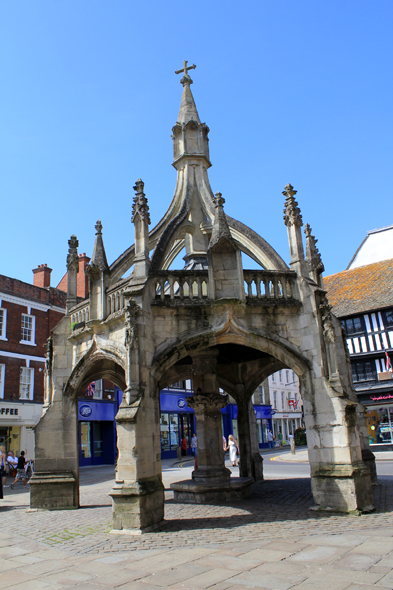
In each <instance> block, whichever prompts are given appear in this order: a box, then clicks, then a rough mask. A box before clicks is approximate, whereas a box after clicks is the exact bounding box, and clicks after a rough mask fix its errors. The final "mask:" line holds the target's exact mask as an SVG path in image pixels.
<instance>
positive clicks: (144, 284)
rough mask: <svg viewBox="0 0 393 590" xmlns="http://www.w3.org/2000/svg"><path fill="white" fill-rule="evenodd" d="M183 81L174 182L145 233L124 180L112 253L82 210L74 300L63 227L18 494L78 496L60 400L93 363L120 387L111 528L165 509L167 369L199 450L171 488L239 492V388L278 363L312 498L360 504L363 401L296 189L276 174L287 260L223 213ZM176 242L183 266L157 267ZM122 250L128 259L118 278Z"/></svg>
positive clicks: (370, 466)
mask: <svg viewBox="0 0 393 590" xmlns="http://www.w3.org/2000/svg"><path fill="white" fill-rule="evenodd" d="M182 84H183V87H184V89H183V96H182V102H181V106H180V112H179V117H178V121H177V123H176V125H175V127H174V130H173V142H174V162H173V165H174V167H175V169H176V170H177V185H176V190H175V195H174V197H173V199H172V202H171V204H170V207H169V209H168V211H167V213H166V214H165V215H164V217H163V219H162V220H161V221H160V222H159V223H158V224H157V226H156V227H155V228H154V229H153V230H151V231H150V232H149V224H150V215H149V207H148V204H147V199H146V196H145V194H144V192H143V191H144V183H143V182H142V181H141V180H138V181H137V182H136V186H135V192H136V195H135V198H134V203H133V209H132V222H133V223H134V235H135V243H134V245H133V246H130V248H129V249H128V250H126V252H125V253H124V254H122V255H121V256H120V257H119V258H118V259H117V260H116V261H115V262H114V263H113V264H112V265H111V266H109V265H108V263H107V260H106V255H105V249H104V244H103V238H102V225H101V222H97V225H96V232H97V233H96V241H95V245H94V250H93V254H92V259H91V262H90V264H89V266H88V268H87V270H86V272H87V274H88V277H89V285H90V295H89V298H88V299H86V300H84V301H83V302H81V303H79V304H78V303H77V299H76V283H77V281H76V279H77V270H78V264H77V256H78V254H77V247H78V240H77V238H76V237H75V236H72V237H71V239H70V241H69V252H68V257H67V278H68V290H67V315H66V317H65V318H64V319H63V320H62V321H61V322H60V323H59V324H58V326H57V327H56V328H55V330H54V331H53V336H52V339H51V341H50V342H49V343H48V358H47V372H46V400H45V408H44V414H43V416H42V418H41V421H40V423H39V424H38V426H37V428H36V467H37V469H36V472H35V474H34V477H33V479H32V482H31V483H32V486H31V505H32V506H34V507H48V508H51V507H52V508H54V507H70V506H75V507H77V506H78V470H77V457H76V449H77V445H76V436H77V433H76V421H75V420H74V414H73V413H75V402H74V401H73V400H74V397H75V392H76V390H77V388H78V386H79V385H80V384H81V383H83V382H84V381H83V380H86V379H88V378H90V376H91V375H92V374H93V372H95V374H100V375H104V374H110V375H111V377H110V378H111V379H112V380H116V379H117V380H118V383H121V384H122V387H123V389H124V396H123V401H122V404H121V407H120V409H119V412H118V415H117V417H116V420H117V431H118V448H119V452H120V457H119V462H118V471H117V477H116V482H115V485H114V488H113V490H112V494H111V495H112V499H113V515H114V516H113V528H114V529H115V530H123V531H130V532H132V531H134V532H135V531H137V532H140V531H141V530H142V531H143V530H151V529H152V528H154V527H157V526H159V524H160V522H161V520H162V519H163V517H164V490H163V485H162V480H161V459H160V456H161V455H160V451H161V447H160V430H159V417H160V407H159V395H158V393H159V389H160V387H162V386H163V385H164V384H168V383H170V382H173V381H176V380H177V379H178V377H179V376H182V375H188V376H191V377H192V379H193V384H194V393H193V395H192V396H191V398H189V404H190V405H191V406H192V407H194V409H195V413H196V418H197V424H198V439H199V443H200V451H199V467H198V469H197V470H196V471H195V472H194V474H193V479H192V480H190V481H188V482H187V481H186V482H179V483H178V484H175V485H174V486H173V487H174V490H175V495H176V497H178V498H179V499H185V500H187V501H192V502H205V501H209V500H212V499H213V500H214V499H216V498H217V496H219V497H220V498H221V499H222V498H233V497H243V496H245V495H247V493H248V492H249V490H250V486H251V485H252V482H253V481H254V479H257V478H260V477H261V475H262V474H261V470H262V466H261V463H260V457H259V453H258V450H257V449H256V448H255V440H254V437H253V428H252V419H251V418H252V417H251V416H250V396H251V393H252V391H253V390H254V388H255V387H256V385H257V384H258V382H259V381H262V380H263V379H264V378H265V377H266V376H267V375H269V374H270V373H272V372H273V371H275V370H277V369H278V368H281V367H284V366H285V367H290V368H292V369H293V370H294V371H295V372H296V373H297V375H299V376H300V380H301V387H302V394H303V399H304V409H305V419H306V425H307V435H308V447H309V456H310V464H311V478H312V490H313V495H314V499H315V503H316V507H317V508H319V509H321V510H324V509H331V510H337V511H344V512H348V511H352V510H360V511H366V510H371V509H372V508H373V507H372V487H371V475H370V473H371V472H372V473H373V476H374V477H375V469H374V460H373V455H372V453H371V452H370V450H369V447H368V438H367V431H366V428H365V423H364V416H363V409H362V407H361V405H360V404H359V403H358V402H357V399H356V396H355V393H354V391H353V388H352V382H351V377H350V372H349V362H348V355H347V351H346V347H345V344H344V340H343V337H342V331H341V326H340V324H339V322H338V321H337V319H336V318H335V317H334V316H333V315H332V313H331V311H330V306H329V303H328V301H327V299H326V292H325V290H324V289H323V281H322V272H323V270H324V269H323V264H322V261H321V257H320V254H319V252H318V249H317V248H316V240H315V238H314V236H313V235H312V234H311V228H310V227H309V226H308V225H306V231H305V233H306V252H304V247H303V239H302V235H301V226H302V217H301V214H300V209H299V207H298V203H297V202H296V200H295V198H294V197H295V194H296V191H294V190H293V187H292V186H291V185H287V186H286V187H285V190H284V193H283V194H284V197H285V207H284V222H285V225H286V226H287V233H288V240H289V250H290V265H289V267H288V266H287V265H286V263H285V262H284V261H283V259H282V258H281V257H280V256H279V255H278V254H277V253H276V252H275V251H274V250H273V248H272V247H271V246H270V245H269V244H267V243H266V242H265V241H264V240H263V238H261V237H259V236H257V234H255V232H252V230H250V229H249V228H247V227H246V226H244V225H243V224H241V223H240V222H237V221H235V220H233V219H232V218H230V217H228V216H226V214H225V213H224V209H223V206H224V199H223V198H222V195H221V194H220V193H216V195H215V197H213V194H212V191H211V188H210V185H209V180H208V175H207V170H208V168H209V167H210V165H211V164H210V160H209V151H208V142H207V135H208V131H209V130H208V128H207V126H206V125H205V124H201V123H200V119H199V115H198V112H197V110H196V106H195V103H194V100H193V97H192V94H191V90H190V84H191V79H190V78H189V76H188V74H187V71H186V72H185V75H184V77H183V79H182ZM190 122H192V124H190ZM183 244H184V246H185V248H186V257H185V260H186V269H187V270H178V271H176V270H174V271H169V270H168V266H169V264H170V261H171V260H172V259H173V258H174V256H175V255H176V253H177V252H178V251H179V248H180V247H183ZM152 250H154V251H153V252H152V253H151V251H152ZM242 251H243V252H246V253H247V254H249V255H250V256H251V257H252V258H253V259H254V260H256V261H257V262H259V264H260V269H259V270H246V269H244V268H243V266H242V258H241V252H242ZM132 265H133V270H132V273H131V274H130V275H129V276H128V277H126V278H123V279H122V278H121V277H122V276H124V273H125V272H126V271H127V269H129V268H130V267H131V266H132ZM71 325H73V327H74V329H73V330H71ZM220 387H222V388H223V389H224V390H227V391H228V392H230V393H231V395H233V396H234V397H235V399H236V401H237V404H238V416H239V438H240V445H241V457H242V461H241V473H240V477H239V478H232V477H230V473H229V472H228V470H227V469H225V466H224V463H223V456H222V446H221V434H220V431H221V422H220V408H221V407H222V405H223V404H225V403H226V401H225V396H223V395H221V394H220ZM251 414H252V412H251ZM212 433H213V434H212ZM258 457H259V463H258ZM54 490H56V491H54ZM59 490H61V491H60V492H59Z"/></svg>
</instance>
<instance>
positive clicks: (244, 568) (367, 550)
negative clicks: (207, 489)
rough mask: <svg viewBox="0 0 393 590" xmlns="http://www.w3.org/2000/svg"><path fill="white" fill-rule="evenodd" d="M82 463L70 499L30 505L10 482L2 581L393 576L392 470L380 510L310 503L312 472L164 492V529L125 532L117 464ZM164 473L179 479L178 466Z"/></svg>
mask: <svg viewBox="0 0 393 590" xmlns="http://www.w3.org/2000/svg"><path fill="white" fill-rule="evenodd" d="M81 474H82V486H81V502H82V504H83V507H82V508H81V509H79V510H75V511H51V512H45V511H37V512H28V511H27V508H28V502H29V495H28V493H26V492H25V491H22V490H14V492H13V493H12V494H11V493H9V489H8V488H7V489H6V490H5V491H6V498H5V501H2V502H3V504H1V503H0V517H1V520H2V528H3V530H4V532H0V572H1V575H0V588H1V590H3V588H4V589H5V590H8V589H11V588H12V590H14V589H15V588H20V589H21V590H22V589H23V590H48V589H51V588H52V589H53V590H58V589H61V590H63V589H66V588H72V589H78V590H107V589H108V588H118V589H119V588H120V589H122V590H129V589H131V590H149V589H152V590H162V589H163V588H168V589H170V590H188V589H189V590H198V589H199V588H201V589H203V588H208V589H209V590H240V589H241V590H245V589H246V590H247V588H252V587H254V588H261V589H262V590H263V589H265V590H281V589H283V590H287V589H289V588H290V589H291V590H292V588H299V590H314V589H315V590H324V588H325V587H326V588H327V590H347V589H349V590H358V588H362V590H367V588H368V587H373V588H374V589H377V588H389V590H391V589H392V588H393V580H392V575H393V482H391V481H390V480H388V479H386V480H384V479H383V478H382V479H381V483H382V485H381V486H380V487H378V488H375V490H374V501H375V505H376V506H377V510H376V511H375V512H374V513H371V514H367V515H363V516H361V517H352V516H347V515H339V514H332V515H330V514H323V513H321V514H319V513H312V512H310V511H309V507H310V506H311V504H312V503H313V500H312V495H311V487H310V480H309V478H308V479H307V478H297V479H291V480H290V481H284V480H280V479H276V480H274V481H273V480H269V481H265V482H263V483H261V484H257V485H255V486H254V491H253V495H252V497H251V498H249V499H247V500H244V501H242V502H232V503H230V504H223V505H218V504H216V505H213V504H212V505H189V504H179V503H175V502H174V501H173V498H172V497H171V494H170V493H167V500H166V504H165V521H164V523H163V525H162V527H161V528H160V530H158V531H157V532H154V533H148V534H145V535H141V536H138V537H132V536H131V537H129V536H126V535H112V534H110V529H111V499H110V497H109V496H108V492H109V491H110V489H111V487H112V484H113V468H110V469H109V468H102V469H100V468H94V469H91V470H89V473H88V475H86V471H84V470H83V469H82V470H81ZM179 474H180V475H181V476H180V477H179ZM164 478H165V474H164ZM170 478H172V479H173V480H174V479H185V477H184V475H183V473H182V470H181V469H179V468H176V469H173V470H172V471H171V474H170ZM170 478H169V479H170ZM83 481H84V482H85V483H83ZM168 481H169V480H168ZM7 503H8V505H7ZM10 576H11V577H10ZM351 587H352V588H351Z"/></svg>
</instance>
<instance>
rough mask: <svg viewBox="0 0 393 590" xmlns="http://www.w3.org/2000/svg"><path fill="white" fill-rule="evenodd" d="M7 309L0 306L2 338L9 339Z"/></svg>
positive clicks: (0, 335) (0, 336)
mask: <svg viewBox="0 0 393 590" xmlns="http://www.w3.org/2000/svg"><path fill="white" fill-rule="evenodd" d="M6 332H7V310H6V309H3V308H0V340H7V338H6Z"/></svg>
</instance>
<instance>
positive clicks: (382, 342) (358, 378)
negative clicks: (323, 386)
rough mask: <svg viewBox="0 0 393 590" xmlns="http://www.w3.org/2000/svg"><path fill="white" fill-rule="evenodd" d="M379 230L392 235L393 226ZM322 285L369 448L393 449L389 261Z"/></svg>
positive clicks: (392, 267) (392, 270)
mask: <svg viewBox="0 0 393 590" xmlns="http://www.w3.org/2000/svg"><path fill="white" fill-rule="evenodd" d="M383 230H385V231H386V234H388V233H390V232H392V233H393V228H383ZM383 230H382V231H383ZM382 231H381V232H379V233H382ZM370 233H371V232H370ZM371 237H372V236H371ZM378 238H379V239H381V236H378ZM365 243H366V244H367V241H366V242H365ZM359 252H360V253H361V248H360V250H359V251H358V253H357V254H358V255H359ZM385 252H386V250H385ZM324 286H325V288H326V289H327V291H328V297H329V301H330V303H331V304H332V305H333V312H334V314H335V315H336V316H337V317H338V318H339V319H340V320H341V322H342V327H343V330H344V332H345V336H346V342H347V347H348V352H349V355H350V359H351V368H352V380H353V385H354V389H355V391H356V392H357V395H358V399H359V401H361V402H362V404H363V405H364V406H365V408H366V418H367V427H368V435H369V441H370V444H371V445H379V448H381V447H380V445H391V446H392V448H393V373H392V363H393V259H388V260H379V261H377V262H373V263H371V264H365V265H363V266H356V265H355V267H352V265H350V267H349V269H347V270H345V271H343V272H340V273H337V274H335V275H331V276H329V277H326V278H325V279H324Z"/></svg>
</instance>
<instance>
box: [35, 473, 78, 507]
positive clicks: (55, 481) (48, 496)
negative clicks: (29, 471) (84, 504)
mask: <svg viewBox="0 0 393 590" xmlns="http://www.w3.org/2000/svg"><path fill="white" fill-rule="evenodd" d="M29 483H30V508H34V509H36V508H41V509H45V510H69V509H72V508H78V507H79V506H78V504H77V503H76V501H75V499H76V498H78V493H77V491H76V490H75V486H76V485H77V482H76V479H75V477H74V475H73V473H72V472H70V471H69V472H65V473H47V472H36V473H34V474H33V476H32V477H31V479H30V482H29ZM75 492H76V493H75Z"/></svg>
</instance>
